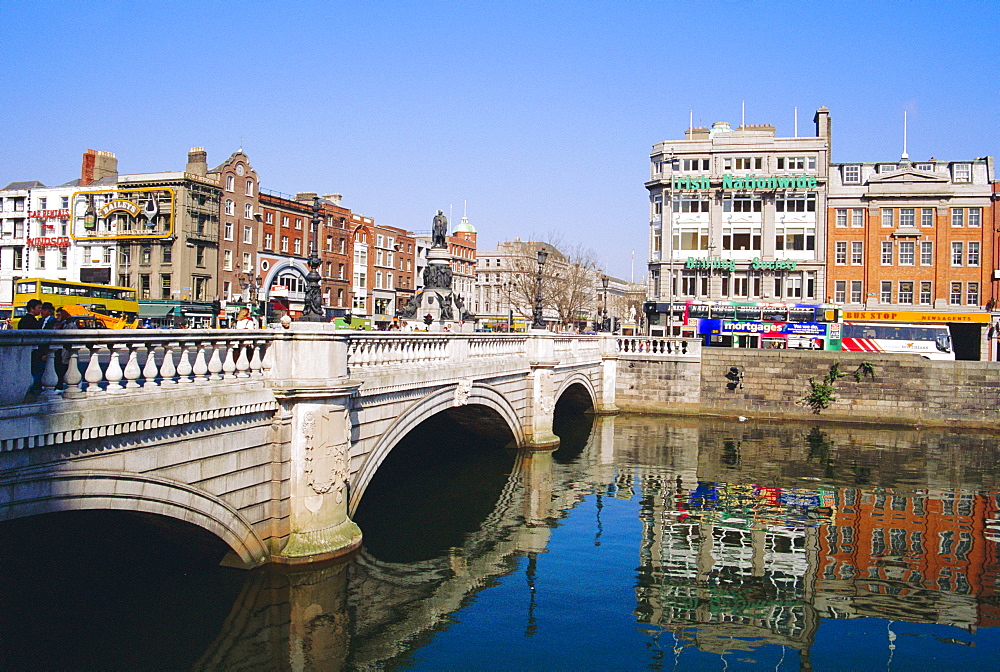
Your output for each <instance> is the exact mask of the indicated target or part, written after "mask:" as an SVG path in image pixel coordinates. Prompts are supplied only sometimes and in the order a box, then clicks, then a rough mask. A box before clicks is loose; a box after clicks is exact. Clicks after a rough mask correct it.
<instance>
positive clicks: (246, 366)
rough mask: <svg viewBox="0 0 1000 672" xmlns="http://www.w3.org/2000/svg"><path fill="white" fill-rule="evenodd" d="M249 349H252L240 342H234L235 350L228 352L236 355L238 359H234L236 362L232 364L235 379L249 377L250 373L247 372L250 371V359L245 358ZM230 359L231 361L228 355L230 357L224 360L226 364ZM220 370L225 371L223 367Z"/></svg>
mask: <svg viewBox="0 0 1000 672" xmlns="http://www.w3.org/2000/svg"><path fill="white" fill-rule="evenodd" d="M250 347H252V346H250V345H246V344H245V343H243V342H241V341H236V347H235V349H234V350H230V353H233V352H235V353H238V357H237V358H236V361H235V362H234V364H233V365H234V366H235V367H236V377H237V378H249V377H250V373H249V370H250V359H249V358H248V357H247V348H250ZM230 359H232V354H230V356H229V357H227V358H226V363H227V364H228V363H229V360H230ZM222 368H223V369H225V366H223V367H222Z"/></svg>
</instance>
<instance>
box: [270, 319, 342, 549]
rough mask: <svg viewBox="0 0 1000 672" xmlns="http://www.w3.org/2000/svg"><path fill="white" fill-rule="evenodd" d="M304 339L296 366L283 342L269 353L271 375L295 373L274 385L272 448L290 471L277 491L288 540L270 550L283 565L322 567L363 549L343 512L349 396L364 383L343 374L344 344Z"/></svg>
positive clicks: (310, 338)
mask: <svg viewBox="0 0 1000 672" xmlns="http://www.w3.org/2000/svg"><path fill="white" fill-rule="evenodd" d="M297 336H298V335H297ZM302 340H303V341H304V342H300V343H299V344H298V347H299V348H300V350H299V353H298V354H297V356H296V357H294V360H293V359H292V358H291V357H290V355H291V353H290V352H286V350H290V347H289V346H290V344H289V343H287V342H281V343H278V344H276V345H277V347H276V348H275V352H274V358H275V367H274V368H275V369H276V370H278V371H290V368H285V367H282V366H281V364H282V363H284V364H285V365H286V367H287V366H288V365H294V366H296V367H297V370H296V371H295V375H294V376H292V377H290V378H284V379H282V380H280V381H275V383H274V384H272V390H273V391H274V396H275V398H276V399H277V401H278V404H279V410H278V412H277V413H276V414H275V423H274V427H275V436H274V443H275V446H276V448H277V449H278V452H279V453H280V454H282V455H287V456H288V459H287V465H288V466H287V469H288V473H287V474H285V473H283V474H282V480H284V479H285V478H287V479H288V482H287V486H285V487H284V488H283V490H285V491H283V492H282V493H281V494H282V495H283V496H282V499H286V498H287V499H286V501H287V502H288V505H287V516H288V517H287V527H286V530H287V537H286V541H285V542H284V544H282V545H281V548H280V549H277V550H275V551H273V552H272V560H273V561H274V562H275V563H277V564H282V565H305V564H311V563H316V562H324V561H327V560H332V559H335V558H339V557H342V556H344V555H347V554H349V553H351V552H353V551H354V550H356V549H358V548H359V547H360V546H361V529H360V528H359V527H358V525H357V524H356V523H355V522H354V521H353V520H351V519H350V517H349V516H348V513H347V507H348V492H347V487H348V486H347V483H348V475H349V473H350V457H351V445H352V440H351V439H352V434H353V423H352V421H351V398H352V396H353V395H354V394H356V393H357V391H358V388H359V387H360V386H361V383H360V382H357V381H351V380H348V379H347V376H346V375H345V374H346V366H345V363H346V358H347V353H346V346H345V344H344V342H343V341H340V340H323V339H317V338H314V337H309V336H304V335H303V339H302ZM301 349H305V351H306V353H305V354H306V356H305V357H303V356H302V352H301ZM283 360H284V361H283ZM310 364H311V366H310ZM282 536H284V535H282Z"/></svg>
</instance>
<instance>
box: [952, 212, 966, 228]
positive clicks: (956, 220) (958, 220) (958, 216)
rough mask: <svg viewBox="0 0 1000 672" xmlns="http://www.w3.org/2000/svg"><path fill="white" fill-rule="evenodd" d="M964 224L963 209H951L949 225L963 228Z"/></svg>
mask: <svg viewBox="0 0 1000 672" xmlns="http://www.w3.org/2000/svg"><path fill="white" fill-rule="evenodd" d="M964 224H965V208H952V209H951V225H952V226H954V227H959V226H963V225H964Z"/></svg>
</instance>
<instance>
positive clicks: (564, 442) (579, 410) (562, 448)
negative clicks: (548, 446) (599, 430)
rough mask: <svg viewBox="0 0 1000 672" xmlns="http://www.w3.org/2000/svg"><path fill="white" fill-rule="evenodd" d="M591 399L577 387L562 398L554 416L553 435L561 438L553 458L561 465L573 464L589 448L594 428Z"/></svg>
mask: <svg viewBox="0 0 1000 672" xmlns="http://www.w3.org/2000/svg"><path fill="white" fill-rule="evenodd" d="M591 411H593V405H592V404H591V403H590V397H588V396H586V395H585V394H583V393H582V390H581V389H578V388H577V387H572V388H570V389H569V390H568V391H567V393H566V394H564V395H563V396H562V397H560V399H559V402H558V403H557V404H556V407H555V411H554V412H553V415H552V433H553V434H555V435H556V436H558V437H559V447H558V448H557V449H556V451H555V453H553V455H552V458H553V459H554V460H555V461H556V462H557V463H559V464H572V463H573V462H574V461H575V460H576V459H577V458H579V457H580V455H582V454H583V451H584V449H585V448H586V447H587V441H589V440H590V434H591V431H592V430H593V428H594V415H593V414H592V413H591Z"/></svg>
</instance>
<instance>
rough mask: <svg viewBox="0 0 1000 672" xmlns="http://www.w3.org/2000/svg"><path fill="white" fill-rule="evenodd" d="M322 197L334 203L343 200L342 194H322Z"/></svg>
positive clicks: (336, 203)
mask: <svg viewBox="0 0 1000 672" xmlns="http://www.w3.org/2000/svg"><path fill="white" fill-rule="evenodd" d="M323 199H324V200H327V201H330V202H331V203H333V204H334V205H340V202H341V201H342V200H344V195H343V194H323Z"/></svg>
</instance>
